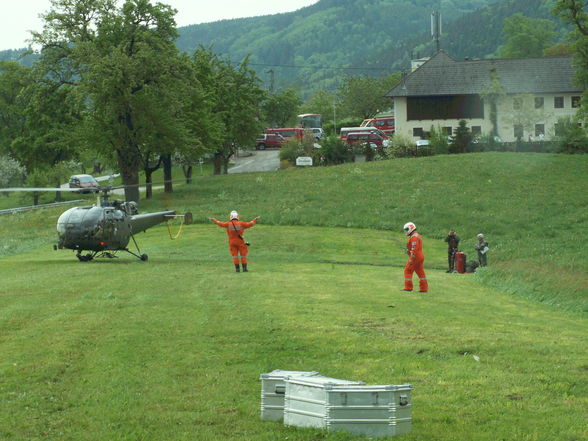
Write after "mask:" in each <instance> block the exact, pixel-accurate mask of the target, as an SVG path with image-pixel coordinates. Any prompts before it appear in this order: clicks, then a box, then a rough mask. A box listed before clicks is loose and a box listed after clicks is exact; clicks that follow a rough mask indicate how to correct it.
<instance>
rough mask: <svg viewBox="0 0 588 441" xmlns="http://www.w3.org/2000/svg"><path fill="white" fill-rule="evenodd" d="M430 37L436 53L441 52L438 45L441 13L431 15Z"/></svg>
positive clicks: (436, 12)
mask: <svg viewBox="0 0 588 441" xmlns="http://www.w3.org/2000/svg"><path fill="white" fill-rule="evenodd" d="M431 37H433V41H434V42H435V47H436V48H437V52H439V51H440V50H441V46H440V45H439V38H440V37H441V13H440V12H439V11H435V12H433V13H432V14H431Z"/></svg>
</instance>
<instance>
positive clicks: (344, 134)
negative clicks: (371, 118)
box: [339, 127, 388, 141]
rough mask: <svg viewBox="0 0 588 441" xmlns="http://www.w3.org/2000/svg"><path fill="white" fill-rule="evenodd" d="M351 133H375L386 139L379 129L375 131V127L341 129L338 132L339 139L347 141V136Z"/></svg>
mask: <svg viewBox="0 0 588 441" xmlns="http://www.w3.org/2000/svg"><path fill="white" fill-rule="evenodd" d="M351 132H362V133H377V134H378V135H380V136H382V137H383V138H385V139H387V138H388V137H387V136H386V134H385V133H384V132H382V131H381V130H380V129H377V128H376V127H341V130H339V137H340V138H341V139H342V140H343V141H345V140H346V139H347V135H348V134H349V133H351Z"/></svg>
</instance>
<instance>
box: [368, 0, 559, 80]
mask: <svg viewBox="0 0 588 441" xmlns="http://www.w3.org/2000/svg"><path fill="white" fill-rule="evenodd" d="M553 4H554V0H502V1H499V2H496V3H492V4H489V5H487V6H485V7H483V8H481V9H480V10H477V11H474V12H471V13H469V14H465V15H462V16H461V17H459V18H457V19H455V20H454V21H451V22H448V20H447V18H446V17H442V18H443V35H442V36H441V42H440V43H441V48H442V49H444V50H446V51H447V52H448V53H449V54H450V55H451V56H452V57H454V58H457V59H463V58H466V57H469V58H487V57H492V56H495V55H496V52H497V49H498V48H499V46H500V45H502V44H504V41H503V40H502V27H503V25H504V19H505V18H507V17H510V16H511V15H513V14H516V13H521V14H523V15H524V16H526V17H529V18H543V19H547V20H551V21H552V22H553V23H554V24H555V25H556V29H557V32H558V36H557V38H556V40H558V41H564V40H565V38H566V35H567V33H568V32H569V29H566V28H565V26H564V25H563V24H562V22H561V21H560V20H559V19H558V18H556V17H554V16H553V15H552V14H551V11H552V9H553ZM433 44H434V43H433V42H432V41H431V36H430V32H429V31H428V30H427V31H423V32H421V33H420V34H418V35H415V36H413V37H409V38H407V39H405V40H402V41H396V42H395V41H388V42H386V44H385V45H384V46H382V47H381V48H380V49H379V50H378V51H375V52H373V53H370V54H368V55H366V57H365V58H364V59H363V60H362V63H363V64H364V65H365V66H369V67H372V68H376V67H388V68H390V69H391V71H392V72H394V71H400V70H402V69H406V67H407V66H408V65H409V62H410V56H411V55H413V56H415V57H419V56H427V55H430V54H431V53H432V51H433V50H434V47H433Z"/></svg>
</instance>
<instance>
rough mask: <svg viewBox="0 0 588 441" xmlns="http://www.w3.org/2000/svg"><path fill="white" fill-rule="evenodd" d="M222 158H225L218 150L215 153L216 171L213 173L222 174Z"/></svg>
mask: <svg viewBox="0 0 588 441" xmlns="http://www.w3.org/2000/svg"><path fill="white" fill-rule="evenodd" d="M222 158H223V155H222V153H220V152H216V153H215V154H214V172H213V174H215V175H220V174H221V168H222V161H223V160H222Z"/></svg>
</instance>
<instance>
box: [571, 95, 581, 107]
mask: <svg viewBox="0 0 588 441" xmlns="http://www.w3.org/2000/svg"><path fill="white" fill-rule="evenodd" d="M580 98H582V97H580V96H573V97H572V107H573V108H574V109H576V108H578V107H580Z"/></svg>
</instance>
